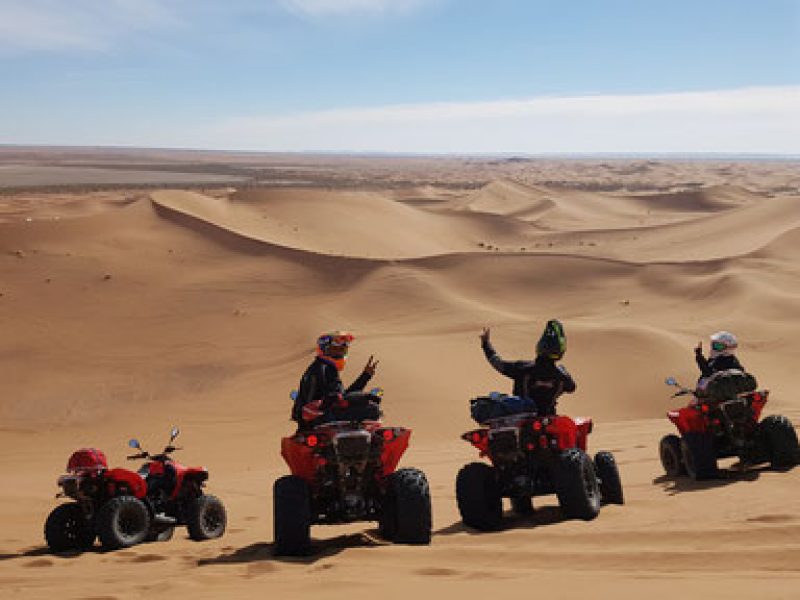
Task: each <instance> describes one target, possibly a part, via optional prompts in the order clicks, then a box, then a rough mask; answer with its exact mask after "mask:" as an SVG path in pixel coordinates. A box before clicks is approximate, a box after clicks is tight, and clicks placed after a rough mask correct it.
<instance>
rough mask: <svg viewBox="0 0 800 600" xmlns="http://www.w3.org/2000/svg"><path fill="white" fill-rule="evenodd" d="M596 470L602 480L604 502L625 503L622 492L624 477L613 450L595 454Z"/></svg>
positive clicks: (601, 487)
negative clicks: (621, 475)
mask: <svg viewBox="0 0 800 600" xmlns="http://www.w3.org/2000/svg"><path fill="white" fill-rule="evenodd" d="M594 470H595V473H596V474H597V478H598V479H599V480H600V497H601V499H602V501H603V504H625V497H624V495H623V493H622V479H620V476H619V468H618V467H617V461H616V460H615V459H614V455H613V454H611V452H598V453H597V454H595V455H594Z"/></svg>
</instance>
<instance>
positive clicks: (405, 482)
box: [378, 468, 431, 544]
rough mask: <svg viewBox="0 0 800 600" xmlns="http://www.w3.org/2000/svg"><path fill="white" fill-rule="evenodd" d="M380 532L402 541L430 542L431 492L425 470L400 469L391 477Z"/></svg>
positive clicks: (402, 542)
mask: <svg viewBox="0 0 800 600" xmlns="http://www.w3.org/2000/svg"><path fill="white" fill-rule="evenodd" d="M378 528H379V532H380V534H381V535H382V536H383V537H384V538H386V539H387V540H390V541H393V542H397V543H400V544H430V542H431V492H430V486H429V485H428V479H427V478H426V477H425V473H423V472H422V471H420V470H419V469H413V468H405V469H398V470H397V471H395V472H394V473H392V474H391V475H389V477H388V482H387V489H386V497H385V502H384V506H383V513H382V515H381V518H380V520H379V521H378Z"/></svg>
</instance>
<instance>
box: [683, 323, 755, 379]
mask: <svg viewBox="0 0 800 600" xmlns="http://www.w3.org/2000/svg"><path fill="white" fill-rule="evenodd" d="M738 345H739V344H738V342H737V341H736V336H735V335H733V334H732V333H730V332H728V331H717V332H716V333H714V334H713V335H712V336H711V352H710V353H709V355H708V358H706V357H705V356H703V342H699V343H698V344H697V347H695V349H694V357H695V360H696V361H697V366H698V367H699V368H700V373H701V375H702V377H703V378H705V377H711V376H712V375H713V374H714V373H717V372H719V371H727V370H728V369H738V370H739V371H744V367H743V366H742V364H741V363H740V362H739V359H738V358H736V348H737V347H738Z"/></svg>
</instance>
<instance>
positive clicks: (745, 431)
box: [659, 374, 798, 480]
mask: <svg viewBox="0 0 800 600" xmlns="http://www.w3.org/2000/svg"><path fill="white" fill-rule="evenodd" d="M725 377H726V378H728V379H729V381H732V382H733V383H734V385H733V387H731V386H730V385H729V386H728V387H727V389H723V392H722V394H714V395H713V396H714V397H709V396H708V395H707V394H704V395H701V394H700V393H699V391H697V390H690V389H688V388H685V387H682V386H681V385H680V384H679V383H678V382H677V381H676V380H675V378H674V377H668V378H667V379H666V381H665V383H666V384H667V385H670V386H674V387H677V388H678V391H677V392H676V393H675V394H673V396H672V397H673V398H675V397H678V396H687V395H688V396H691V398H692V401H691V402H690V403H689V405H688V406H685V407H683V408H679V409H677V410H671V411H669V412H668V413H667V416H668V417H669V420H670V421H672V422H673V423H674V424H675V426H676V427H677V428H678V431H679V432H680V437H678V436H677V435H673V434H670V435H666V436H664V437H663V438H661V443H660V444H659V454H660V457H661V464H662V466H663V467H664V471H666V473H667V475H668V476H669V477H679V476H682V475H688V476H689V477H691V478H692V479H694V480H703V479H713V478H715V477H716V476H717V474H718V472H717V461H718V460H719V459H721V458H729V457H738V458H739V460H740V461H741V464H742V465H748V464H750V465H755V464H759V463H765V462H769V463H770V464H771V466H772V467H773V468H786V467H791V466H793V465H795V464H796V463H797V458H798V444H797V433H796V432H795V430H794V427H793V426H792V423H791V422H790V421H789V419H787V418H786V417H783V416H780V415H770V416H768V417H765V418H764V419H762V420H761V421H759V418H760V417H761V411H762V410H763V409H764V405H765V404H766V403H767V398H768V397H769V391H768V390H754V389H751V390H748V391H737V390H739V389H741V388H740V387H736V386H737V385H738V384H736V379H735V378H734V379H730V375H726V376H725ZM741 377H748V376H747V375H745V374H741ZM754 383H755V382H754V381H753V384H754ZM709 385H711V384H709ZM754 387H755V385H752V386H751V388H754Z"/></svg>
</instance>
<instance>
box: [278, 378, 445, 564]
mask: <svg viewBox="0 0 800 600" xmlns="http://www.w3.org/2000/svg"><path fill="white" fill-rule="evenodd" d="M381 394H382V392H381V391H380V390H378V389H375V390H372V391H371V392H370V393H369V394H364V393H359V394H357V396H358V397H359V398H360V401H362V402H365V403H367V404H371V405H374V406H375V408H376V410H375V411H374V414H376V415H377V414H379V411H378V410H377V404H379V403H380V397H381ZM292 397H293V398H294V397H296V393H295V392H292ZM348 398H351V403H352V402H353V399H355V398H356V396H348ZM410 436H411V430H410V429H405V428H403V427H385V426H383V425H382V424H381V422H380V421H377V420H364V419H361V420H359V419H356V420H343V421H335V422H329V423H325V424H323V425H320V426H318V427H315V428H314V429H313V430H310V431H305V432H298V433H296V434H295V435H292V436H289V437H285V438H283V439H282V440H281V455H282V456H283V458H284V460H285V461H286V463H287V464H288V465H289V469H290V470H291V472H292V474H291V475H286V476H283V477H281V478H279V479H278V480H277V481H275V485H274V489H273V491H274V527H275V553H276V554H277V555H283V556H298V555H304V554H307V553H308V552H309V550H310V548H311V525H314V524H321V523H326V524H337V523H351V522H355V521H378V528H379V533H380V534H381V536H383V537H384V538H385V539H387V540H389V541H392V542H395V543H402V544H428V543H430V539H431V498H430V489H429V486H428V480H427V478H426V477H425V474H424V473H423V472H422V471H420V470H419V469H414V468H408V467H406V468H403V469H397V463H398V462H399V461H400V458H401V457H402V455H403V453H404V452H405V450H406V448H407V447H408V440H409V437H410Z"/></svg>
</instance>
